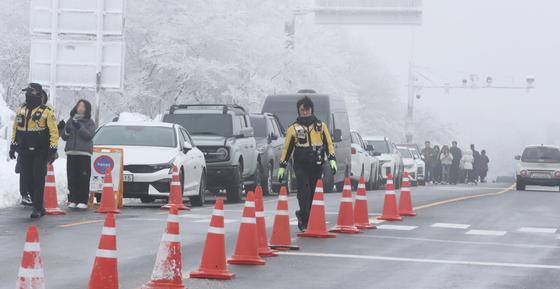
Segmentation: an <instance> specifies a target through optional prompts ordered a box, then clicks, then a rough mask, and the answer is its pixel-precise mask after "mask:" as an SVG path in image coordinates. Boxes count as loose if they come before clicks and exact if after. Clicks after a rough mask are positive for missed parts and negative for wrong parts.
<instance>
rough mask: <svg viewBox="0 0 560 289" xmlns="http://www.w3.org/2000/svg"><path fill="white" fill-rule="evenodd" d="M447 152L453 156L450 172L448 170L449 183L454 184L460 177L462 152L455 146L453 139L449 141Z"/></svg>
mask: <svg viewBox="0 0 560 289" xmlns="http://www.w3.org/2000/svg"><path fill="white" fill-rule="evenodd" d="M449 152H450V153H451V156H453V161H452V162H451V172H450V179H451V184H453V185H456V184H457V182H458V181H459V179H460V173H461V171H460V168H459V166H460V164H461V158H463V152H462V151H461V149H460V148H459V147H458V146H457V142H456V141H453V142H452V143H451V149H449Z"/></svg>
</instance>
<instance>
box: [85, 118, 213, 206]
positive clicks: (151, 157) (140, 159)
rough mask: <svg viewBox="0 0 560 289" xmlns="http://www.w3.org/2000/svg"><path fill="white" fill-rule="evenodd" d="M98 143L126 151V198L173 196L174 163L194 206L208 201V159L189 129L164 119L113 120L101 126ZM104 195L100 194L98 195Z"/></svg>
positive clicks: (143, 200) (124, 152) (124, 176)
mask: <svg viewBox="0 0 560 289" xmlns="http://www.w3.org/2000/svg"><path fill="white" fill-rule="evenodd" d="M93 143H94V146H102V147H109V148H120V149H122V150H123V155H124V172H123V187H124V197H125V198H139V199H140V200H141V201H142V202H143V203H149V202H153V201H154V200H155V199H165V198H168V197H169V192H170V188H171V176H172V172H173V166H176V167H177V169H178V170H179V179H180V182H181V189H182V192H183V196H184V197H188V198H189V199H190V201H191V205H193V206H202V205H203V204H204V195H205V192H206V162H205V160H204V155H203V154H202V152H201V151H200V150H199V149H198V148H197V147H196V145H195V143H194V142H193V140H192V139H191V137H190V134H189V132H187V130H186V129H185V128H183V127H181V126H180V125H176V124H170V123H163V122H148V121H141V122H110V123H107V124H105V125H103V126H102V127H100V128H99V129H98V130H97V132H96V133H95V136H94V138H93ZM96 197H97V198H100V195H97V196H96Z"/></svg>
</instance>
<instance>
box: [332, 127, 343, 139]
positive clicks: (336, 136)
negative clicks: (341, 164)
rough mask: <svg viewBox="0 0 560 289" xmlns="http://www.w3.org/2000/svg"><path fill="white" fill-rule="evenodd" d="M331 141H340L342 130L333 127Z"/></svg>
mask: <svg viewBox="0 0 560 289" xmlns="http://www.w3.org/2000/svg"><path fill="white" fill-rule="evenodd" d="M333 141H334V142H341V141H342V131H341V130H340V129H339V128H335V129H334V133H333Z"/></svg>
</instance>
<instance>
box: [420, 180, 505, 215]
mask: <svg viewBox="0 0 560 289" xmlns="http://www.w3.org/2000/svg"><path fill="white" fill-rule="evenodd" d="M513 187H514V185H511V186H510V187H509V188H507V189H505V190H501V191H499V192H494V193H484V194H478V195H471V196H463V197H458V198H453V199H447V200H443V201H438V202H433V203H428V204H424V205H421V206H418V207H414V210H421V209H427V208H431V207H435V206H441V205H446V204H449V203H455V202H459V201H464V200H470V199H476V198H481V197H488V196H499V195H501V194H503V193H506V192H510V191H512V190H513Z"/></svg>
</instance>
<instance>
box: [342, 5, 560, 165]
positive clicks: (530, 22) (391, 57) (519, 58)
mask: <svg viewBox="0 0 560 289" xmlns="http://www.w3.org/2000/svg"><path fill="white" fill-rule="evenodd" d="M423 4H424V7H423V8H424V9H423V10H424V17H423V24H422V26H419V27H415V28H413V29H411V28H409V27H397V28H394V27H393V28H391V27H373V28H371V27H357V28H349V32H350V33H351V34H352V35H353V36H354V37H360V38H361V39H364V38H365V36H367V39H368V40H367V45H368V46H369V47H370V49H371V53H372V55H374V56H375V57H376V58H378V59H379V61H380V62H381V63H383V64H384V65H385V66H386V69H388V70H389V71H390V73H391V74H393V75H394V76H395V79H397V80H398V81H399V85H398V87H399V89H400V91H399V96H401V97H402V101H403V103H406V95H407V90H406V84H407V73H408V61H409V59H410V54H411V43H412V40H411V39H412V37H411V36H412V33H413V35H414V61H415V64H416V71H417V72H419V73H421V75H420V76H418V77H419V82H420V83H421V84H425V85H430V84H432V85H442V84H443V83H446V82H449V83H451V84H454V85H460V84H461V80H462V79H464V78H466V79H468V78H469V75H470V74H477V75H478V77H479V84H480V85H482V86H484V85H485V82H486V76H492V77H493V79H494V85H525V84H526V82H525V76H526V75H532V76H534V77H535V78H536V82H535V87H536V89H534V90H532V91H531V92H530V93H527V92H526V91H525V90H499V89H474V90H473V89H455V90H453V89H452V90H451V91H450V92H449V93H448V94H446V93H445V91H444V90H442V89H424V90H422V91H421V92H420V95H421V99H420V100H418V99H415V113H416V115H417V116H418V114H419V113H424V114H429V115H433V116H434V117H435V118H436V119H437V120H438V121H441V122H443V123H447V124H449V125H450V126H451V127H452V128H453V132H454V134H455V138H456V139H457V141H458V142H459V144H460V146H461V147H463V148H466V147H468V145H469V144H470V143H475V144H477V148H478V149H479V150H480V149H486V150H487V151H488V154H489V157H490V159H491V163H490V167H491V168H490V175H491V176H496V175H504V174H508V175H512V174H513V168H514V160H513V156H514V155H516V154H520V153H521V149H522V148H523V147H524V146H525V145H527V144H540V143H553V142H557V141H556V140H557V138H558V137H557V134H556V133H557V131H558V125H559V122H558V117H557V109H558V105H559V104H560V101H559V100H558V88H557V85H558V83H560V75H559V74H558V68H559V67H560V56H559V55H558V54H559V51H560V38H559V37H557V35H558V27H560V18H559V17H557V11H559V10H560V3H559V2H558V1H542V0H541V1H506V0H499V1H497V0H496V1H483V0H468V1H467V0H456V1H445V0H424V1H423ZM415 141H416V142H422V143H423V141H424V140H423V139H415ZM449 141H451V140H449Z"/></svg>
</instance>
